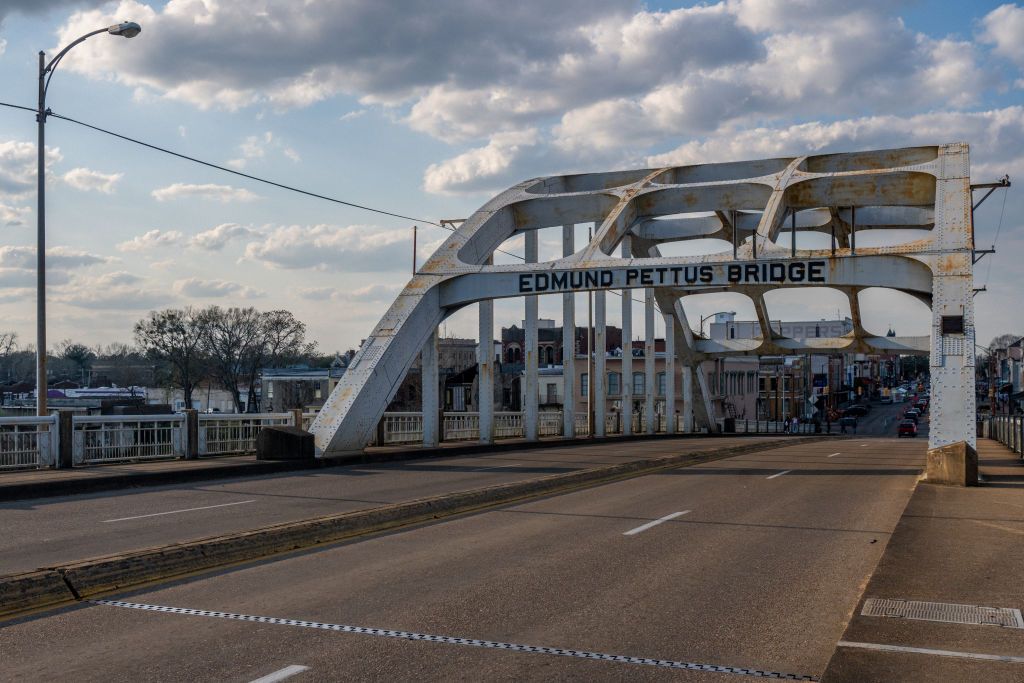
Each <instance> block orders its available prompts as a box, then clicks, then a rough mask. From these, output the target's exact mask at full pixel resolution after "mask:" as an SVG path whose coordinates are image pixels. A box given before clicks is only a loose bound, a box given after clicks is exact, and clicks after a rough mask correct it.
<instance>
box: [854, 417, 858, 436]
mask: <svg viewBox="0 0 1024 683" xmlns="http://www.w3.org/2000/svg"><path fill="white" fill-rule="evenodd" d="M853 433H854V434H856V433H857V418H853Z"/></svg>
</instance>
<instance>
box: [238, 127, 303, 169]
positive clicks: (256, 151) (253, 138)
mask: <svg viewBox="0 0 1024 683" xmlns="http://www.w3.org/2000/svg"><path fill="white" fill-rule="evenodd" d="M269 149H276V150H280V152H281V154H283V155H284V156H285V157H287V158H288V159H290V160H291V161H295V162H298V161H301V158H300V157H299V153H298V152H296V151H295V150H294V149H292V148H291V147H289V146H288V145H286V144H284V143H282V142H281V141H280V140H278V139H276V138H275V137H274V134H273V133H272V132H270V131H267V132H265V133H263V135H250V136H248V137H246V138H245V140H243V141H242V144H240V145H239V146H238V151H239V152H241V154H242V155H241V156H240V157H238V158H237V159H231V160H230V161H228V165H229V166H232V167H234V168H238V169H242V168H245V167H246V166H247V165H248V164H249V162H250V161H253V160H255V159H262V158H264V157H265V156H266V155H267V150H269Z"/></svg>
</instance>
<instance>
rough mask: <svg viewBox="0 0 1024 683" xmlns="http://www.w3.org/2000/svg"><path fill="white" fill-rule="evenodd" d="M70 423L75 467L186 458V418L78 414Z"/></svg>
mask: <svg viewBox="0 0 1024 683" xmlns="http://www.w3.org/2000/svg"><path fill="white" fill-rule="evenodd" d="M71 424H72V459H71V461H72V463H73V464H74V465H95V464H99V463H108V462H124V461H126V460H152V459H155V458H173V457H182V456H184V455H185V436H184V432H185V416H184V415H131V416H128V415H75V416H73V417H72V418H71Z"/></svg>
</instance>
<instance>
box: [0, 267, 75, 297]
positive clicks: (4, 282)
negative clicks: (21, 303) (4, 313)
mask: <svg viewBox="0 0 1024 683" xmlns="http://www.w3.org/2000/svg"><path fill="white" fill-rule="evenodd" d="M69 279H70V276H69V275H68V274H67V271H63V270H54V271H48V272H47V273H46V283H47V284H48V285H62V284H64V283H66V282H68V280H69ZM12 287H13V288H24V289H25V290H26V291H30V292H31V293H32V298H33V300H34V298H35V292H36V289H35V288H36V270H35V268H0V289H7V288H12Z"/></svg>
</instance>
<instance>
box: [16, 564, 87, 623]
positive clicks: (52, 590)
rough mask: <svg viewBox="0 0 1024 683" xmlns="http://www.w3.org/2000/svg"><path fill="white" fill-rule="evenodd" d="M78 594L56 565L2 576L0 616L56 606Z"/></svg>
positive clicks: (65, 602)
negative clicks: (50, 567)
mask: <svg viewBox="0 0 1024 683" xmlns="http://www.w3.org/2000/svg"><path fill="white" fill-rule="evenodd" d="M76 597H77V596H76V595H75V594H74V593H72V592H71V589H70V588H69V587H68V584H67V583H65V581H64V579H63V577H61V575H60V573H59V572H55V571H53V570H52V569H39V570H36V571H34V572H24V573H22V574H9V575H7V576H3V577H0V616H4V615H8V614H17V613H19V612H25V611H28V610H36V609H45V608H47V607H55V606H58V605H63V604H67V603H69V602H72V601H73V600H75V599H76Z"/></svg>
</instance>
